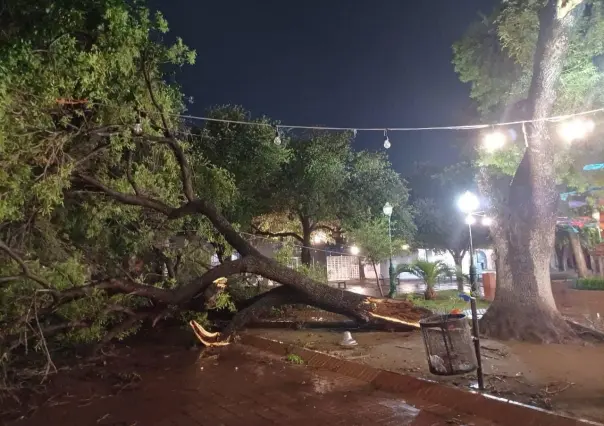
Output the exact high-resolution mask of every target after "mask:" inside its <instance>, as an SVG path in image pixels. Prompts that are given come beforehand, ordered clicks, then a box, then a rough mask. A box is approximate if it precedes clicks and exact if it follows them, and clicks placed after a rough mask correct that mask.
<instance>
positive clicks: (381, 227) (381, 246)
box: [348, 217, 405, 264]
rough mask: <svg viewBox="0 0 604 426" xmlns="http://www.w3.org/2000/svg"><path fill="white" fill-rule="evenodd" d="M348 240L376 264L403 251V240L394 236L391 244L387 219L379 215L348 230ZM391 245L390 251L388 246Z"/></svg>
mask: <svg viewBox="0 0 604 426" xmlns="http://www.w3.org/2000/svg"><path fill="white" fill-rule="evenodd" d="M348 236H349V240H350V242H354V243H355V244H356V245H357V246H359V248H360V250H361V256H363V257H364V258H365V259H366V260H367V261H369V262H370V263H371V264H378V263H380V262H382V261H383V260H386V259H388V258H389V257H390V255H391V254H392V255H393V256H396V255H398V254H399V253H401V252H403V251H404V249H403V246H404V245H405V240H403V239H401V238H397V237H394V238H393V239H392V245H391V244H390V240H389V239H388V220H387V219H385V218H383V217H381V218H377V219H373V220H371V221H367V222H364V223H363V224H362V225H361V226H360V227H359V228H357V229H352V230H350V231H349V232H348ZM391 247H392V252H391V251H390V248H391Z"/></svg>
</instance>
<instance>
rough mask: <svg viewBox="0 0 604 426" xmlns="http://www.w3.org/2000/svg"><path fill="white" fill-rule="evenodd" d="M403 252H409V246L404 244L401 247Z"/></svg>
mask: <svg viewBox="0 0 604 426" xmlns="http://www.w3.org/2000/svg"><path fill="white" fill-rule="evenodd" d="M401 248H402V249H403V250H409V244H403V246H402V247H401Z"/></svg>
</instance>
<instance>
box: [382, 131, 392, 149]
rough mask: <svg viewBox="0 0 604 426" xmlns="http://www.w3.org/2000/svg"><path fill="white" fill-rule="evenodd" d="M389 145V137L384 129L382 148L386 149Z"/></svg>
mask: <svg viewBox="0 0 604 426" xmlns="http://www.w3.org/2000/svg"><path fill="white" fill-rule="evenodd" d="M391 146H392V145H391V143H390V139H388V130H384V148H386V149H388V148H390V147H391Z"/></svg>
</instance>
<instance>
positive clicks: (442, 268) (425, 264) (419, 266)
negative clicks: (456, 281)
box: [395, 260, 455, 300]
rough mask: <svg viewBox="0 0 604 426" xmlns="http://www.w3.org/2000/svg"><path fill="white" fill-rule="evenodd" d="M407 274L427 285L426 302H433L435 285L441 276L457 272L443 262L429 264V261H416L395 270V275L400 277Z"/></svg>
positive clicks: (399, 266)
mask: <svg viewBox="0 0 604 426" xmlns="http://www.w3.org/2000/svg"><path fill="white" fill-rule="evenodd" d="M403 272H407V273H410V274H413V275H415V276H416V277H417V278H419V279H421V280H422V281H423V282H424V284H426V291H425V292H424V297H425V299H426V300H432V299H434V298H435V297H436V292H435V291H434V285H435V284H436V283H437V282H438V278H439V277H440V276H443V275H445V276H448V277H450V276H452V275H453V274H454V273H455V271H454V270H452V269H451V268H450V267H449V265H447V264H446V263H444V262H442V261H440V260H439V261H436V262H429V261H427V260H416V261H415V262H413V263H411V264H409V265H398V266H397V267H396V269H395V274H396V275H399V274H401V273H403Z"/></svg>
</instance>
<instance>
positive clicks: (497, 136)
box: [482, 130, 507, 152]
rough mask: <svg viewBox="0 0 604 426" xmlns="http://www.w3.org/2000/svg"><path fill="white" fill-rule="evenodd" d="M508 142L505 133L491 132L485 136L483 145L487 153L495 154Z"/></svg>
mask: <svg viewBox="0 0 604 426" xmlns="http://www.w3.org/2000/svg"><path fill="white" fill-rule="evenodd" d="M506 141H507V137H506V136H505V134H504V133H503V132H500V131H498V130H496V131H494V132H489V133H487V134H486V135H484V139H483V141H482V143H483V146H484V149H485V150H486V151H487V152H494V151H497V150H498V149H501V148H503V146H504V145H505V142H506Z"/></svg>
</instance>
